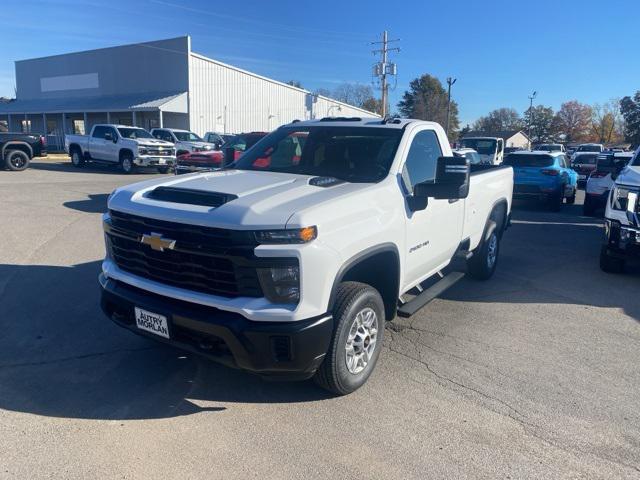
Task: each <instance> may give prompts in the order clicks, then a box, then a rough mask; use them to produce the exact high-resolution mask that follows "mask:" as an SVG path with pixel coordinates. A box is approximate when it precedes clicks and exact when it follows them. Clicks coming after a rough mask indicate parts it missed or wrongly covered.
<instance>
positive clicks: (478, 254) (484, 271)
mask: <svg viewBox="0 0 640 480" xmlns="http://www.w3.org/2000/svg"><path fill="white" fill-rule="evenodd" d="M488 228H489V229H490V231H491V233H490V234H489V236H488V237H487V238H486V239H485V240H484V241H483V242H482V244H481V245H480V246H479V247H478V248H477V249H476V251H475V252H474V254H473V256H472V257H471V258H470V259H469V260H468V261H467V272H468V273H469V275H471V276H472V277H473V278H475V279H476V280H488V279H489V278H491V277H492V276H493V274H494V273H495V271H496V267H497V266H498V254H499V253H500V236H499V235H498V229H497V227H496V223H495V222H494V221H491V223H490V224H489V226H488Z"/></svg>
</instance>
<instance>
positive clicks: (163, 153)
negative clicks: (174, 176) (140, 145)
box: [146, 148, 173, 157]
mask: <svg viewBox="0 0 640 480" xmlns="http://www.w3.org/2000/svg"><path fill="white" fill-rule="evenodd" d="M146 151H147V155H153V156H155V157H170V156H171V155H173V151H172V150H171V149H170V148H163V149H162V150H160V149H158V148H146Z"/></svg>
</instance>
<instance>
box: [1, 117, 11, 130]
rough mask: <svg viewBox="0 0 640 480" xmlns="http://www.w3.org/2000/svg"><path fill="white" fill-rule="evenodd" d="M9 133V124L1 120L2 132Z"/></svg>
mask: <svg viewBox="0 0 640 480" xmlns="http://www.w3.org/2000/svg"><path fill="white" fill-rule="evenodd" d="M8 131H9V122H8V121H7V120H0V132H8Z"/></svg>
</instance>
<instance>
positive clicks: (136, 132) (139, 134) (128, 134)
mask: <svg viewBox="0 0 640 480" xmlns="http://www.w3.org/2000/svg"><path fill="white" fill-rule="evenodd" d="M118 132H120V135H121V136H122V138H131V139H133V140H135V139H136V138H153V136H152V135H151V134H150V133H149V132H147V131H146V130H143V129H142V128H125V127H120V128H118Z"/></svg>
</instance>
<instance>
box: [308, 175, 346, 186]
mask: <svg viewBox="0 0 640 480" xmlns="http://www.w3.org/2000/svg"><path fill="white" fill-rule="evenodd" d="M342 183H345V182H344V180H340V179H338V178H335V177H313V178H312V179H311V180H309V185H313V186H314V187H322V188H328V187H333V186H335V185H340V184H342Z"/></svg>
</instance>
